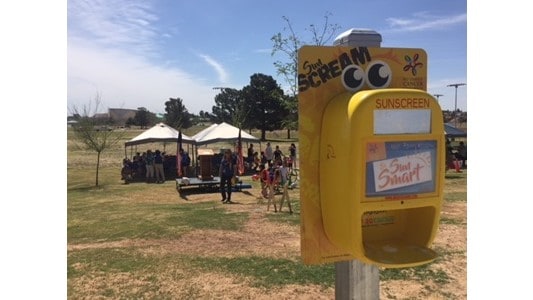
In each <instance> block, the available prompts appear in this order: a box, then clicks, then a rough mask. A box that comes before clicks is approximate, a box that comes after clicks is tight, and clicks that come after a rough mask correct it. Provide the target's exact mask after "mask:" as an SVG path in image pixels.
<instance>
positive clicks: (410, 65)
mask: <svg viewBox="0 0 533 300" xmlns="http://www.w3.org/2000/svg"><path fill="white" fill-rule="evenodd" d="M404 59H405V61H406V62H407V64H406V65H405V66H404V67H403V70H404V71H405V72H407V71H409V70H411V73H412V74H413V76H416V69H417V68H418V67H421V66H423V64H422V63H421V62H418V53H415V55H414V56H413V58H411V56H409V55H406V56H404Z"/></svg>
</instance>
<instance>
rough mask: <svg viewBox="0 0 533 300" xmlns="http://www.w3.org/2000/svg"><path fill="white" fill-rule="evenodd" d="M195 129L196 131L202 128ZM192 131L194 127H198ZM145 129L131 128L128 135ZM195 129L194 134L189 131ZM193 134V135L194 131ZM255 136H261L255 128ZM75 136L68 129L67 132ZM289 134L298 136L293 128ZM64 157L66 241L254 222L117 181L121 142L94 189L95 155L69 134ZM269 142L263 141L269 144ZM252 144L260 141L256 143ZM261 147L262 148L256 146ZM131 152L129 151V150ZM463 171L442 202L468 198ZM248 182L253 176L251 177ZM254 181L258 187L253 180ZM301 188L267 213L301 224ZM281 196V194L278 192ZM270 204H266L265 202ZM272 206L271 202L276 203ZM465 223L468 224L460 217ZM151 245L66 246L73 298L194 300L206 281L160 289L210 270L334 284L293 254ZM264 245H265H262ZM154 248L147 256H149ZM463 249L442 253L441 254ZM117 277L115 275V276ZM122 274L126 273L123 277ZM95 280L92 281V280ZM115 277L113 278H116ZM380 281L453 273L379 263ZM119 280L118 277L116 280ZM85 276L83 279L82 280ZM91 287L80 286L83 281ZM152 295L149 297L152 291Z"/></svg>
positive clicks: (169, 186)
mask: <svg viewBox="0 0 533 300" xmlns="http://www.w3.org/2000/svg"><path fill="white" fill-rule="evenodd" d="M199 130H200V128H197V129H196V131H199ZM193 131H194V130H193ZM141 132H143V130H131V131H128V133H127V135H126V136H125V137H124V141H127V140H129V139H131V138H133V137H134V136H136V135H138V134H140V133H141ZM185 133H186V134H188V135H193V134H194V132H185ZM191 133H192V134H191ZM253 134H254V135H255V136H260V134H259V133H257V132H254V133H253ZM69 136H70V135H69ZM285 137H286V132H278V133H276V134H273V133H269V132H267V139H269V140H270V141H271V142H272V143H273V146H275V145H277V144H279V145H280V148H281V149H282V150H284V151H285V149H287V148H288V145H290V143H291V142H293V140H286V139H284V138H285ZM291 137H297V133H296V132H291ZM68 142H69V146H68V147H69V149H68V150H69V151H68V159H67V161H68V163H67V176H68V178H67V197H68V198H67V241H68V244H69V245H82V244H85V243H87V244H98V243H103V242H109V241H121V240H141V239H153V240H163V239H178V238H180V237H181V236H182V235H183V234H186V233H189V232H191V231H192V230H196V229H216V230H226V231H237V232H238V231H241V230H242V229H243V226H244V224H245V223H246V222H247V221H248V220H249V213H248V212H229V211H228V210H227V208H226V207H225V206H224V205H221V204H220V203H219V201H218V195H215V196H214V197H213V201H207V202H198V203H195V202H192V201H184V200H183V199H181V198H180V197H179V195H178V194H177V192H176V190H175V187H174V184H175V183H174V182H173V181H169V182H167V183H164V184H159V185H158V184H145V183H135V184H129V185H125V184H123V182H122V181H121V180H120V167H121V161H122V158H123V157H124V144H123V143H122V144H120V143H119V144H117V145H115V146H113V147H112V148H110V149H108V150H107V151H106V152H104V153H103V154H102V158H101V165H100V167H101V168H100V174H99V186H98V187H95V186H94V184H95V175H96V174H95V165H96V154H95V153H92V152H89V151H85V150H81V149H77V148H75V147H73V144H75V143H74V142H73V141H71V140H68ZM265 144H266V143H262V148H263V149H264V147H265ZM254 146H255V145H254ZM209 147H210V148H212V149H215V150H216V149H218V148H217V147H227V145H226V144H220V145H218V144H216V145H210V146H209ZM155 148H159V149H163V148H166V150H167V151H169V152H173V151H175V144H167V145H163V144H157V145H154V144H148V145H143V147H138V148H135V149H134V150H133V152H137V151H141V152H142V151H144V149H155ZM257 149H259V148H257ZM127 153H128V155H130V153H131V149H129V148H128V149H127ZM466 179H467V175H466V172H463V173H454V172H453V171H448V172H447V173H446V182H445V193H444V200H445V201H446V202H449V203H450V204H453V203H456V202H466ZM245 180H248V179H247V178H246V179H245ZM246 182H247V183H251V184H252V186H253V187H254V189H256V190H257V189H258V183H257V182H255V181H246ZM298 192H299V190H292V191H289V193H290V195H291V204H292V209H293V211H294V213H293V214H289V213H288V206H287V204H286V203H285V204H284V207H283V212H282V213H266V214H265V217H266V218H267V220H268V221H269V222H276V223H283V224H289V225H291V226H300V199H299V193H298ZM278 197H279V195H278ZM265 204H266V202H265ZM271 209H272V207H271ZM463 222H464V223H463ZM440 223H441V224H451V225H458V226H464V225H465V223H466V221H462V220H459V219H453V218H441V222H440ZM147 247H150V246H135V247H117V248H113V247H110V248H90V247H89V248H87V249H78V250H69V251H68V253H67V256H68V261H67V276H68V283H67V285H68V297H69V298H115V299H146V298H150V297H154V295H157V296H155V298H157V299H175V298H181V299H196V298H199V297H201V295H203V294H202V287H199V286H197V285H195V284H191V285H190V286H188V287H187V289H186V290H182V291H180V292H179V293H180V294H179V295H178V296H177V295H176V294H173V293H172V291H168V290H167V291H163V290H162V289H161V287H162V286H163V285H164V284H165V283H164V282H167V281H169V280H170V281H176V282H179V281H181V280H184V279H185V278H187V277H191V276H201V274H203V273H206V272H220V273H224V274H231V275H233V276H236V277H242V278H243V279H245V280H247V281H249V282H251V284H252V285H253V286H256V287H259V288H273V287H277V286H286V285H291V284H294V285H309V284H316V285H320V286H323V287H334V284H335V278H334V277H335V270H334V264H333V263H331V264H324V265H311V266H307V265H304V264H302V263H301V262H300V260H299V257H297V256H296V257H291V258H290V259H281V258H272V257H262V256H257V255H253V256H252V255H247V256H238V257H220V256H216V257H214V256H210V257H205V256H201V255H196V254H195V253H190V254H187V255H185V254H181V253H170V254H169V253H166V252H165V253H163V252H161V253H160V252H158V251H157V248H156V249H155V250H154V249H150V251H148V248H147ZM265 251H266V249H265ZM147 253H150V254H147ZM453 255H466V254H465V253H451V252H442V253H441V252H439V258H438V259H437V261H439V260H444V259H446V258H447V257H450V256H453ZM117 277H118V278H119V279H120V280H119V279H116V278H117ZM122 278H123V279H122ZM93 279H94V280H96V283H95V285H94V286H93V285H91V284H92V283H91V284H89V283H87V281H90V280H93ZM112 279H113V280H115V281H113V280H112ZM380 279H381V280H382V281H388V280H398V279H401V280H410V281H413V280H416V281H420V282H427V281H433V282H435V283H439V284H445V283H448V282H450V280H451V279H450V278H449V277H448V275H447V274H446V273H445V272H444V271H443V270H440V269H439V268H438V267H436V265H435V264H427V265H423V266H420V267H415V268H405V269H382V270H381V271H380ZM116 280H119V281H118V282H117V281H116ZM80 282H82V283H80ZM77 284H79V286H82V287H87V286H91V288H90V289H89V290H83V289H81V288H80V287H79V286H77ZM80 289H81V290H80ZM147 295H148V296H147Z"/></svg>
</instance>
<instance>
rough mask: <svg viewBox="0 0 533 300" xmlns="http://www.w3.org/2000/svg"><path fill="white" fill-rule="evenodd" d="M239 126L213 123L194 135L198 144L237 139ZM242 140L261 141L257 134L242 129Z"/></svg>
mask: <svg viewBox="0 0 533 300" xmlns="http://www.w3.org/2000/svg"><path fill="white" fill-rule="evenodd" d="M238 138H239V128H237V127H235V126H232V125H230V124H228V123H225V122H222V123H220V124H218V125H217V124H213V125H211V126H209V127H207V128H206V129H204V130H202V131H200V132H198V133H197V134H195V135H194V136H193V139H194V140H195V141H196V145H206V144H212V143H218V142H225V141H237V139H238ZM241 141H242V142H260V140H259V139H258V138H256V137H255V136H253V135H251V134H249V133H246V132H245V131H244V130H241Z"/></svg>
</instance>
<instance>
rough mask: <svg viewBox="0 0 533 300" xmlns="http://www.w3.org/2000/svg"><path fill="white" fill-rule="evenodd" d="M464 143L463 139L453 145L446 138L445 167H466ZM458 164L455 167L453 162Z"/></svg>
mask: <svg viewBox="0 0 533 300" xmlns="http://www.w3.org/2000/svg"><path fill="white" fill-rule="evenodd" d="M466 158H467V156H466V145H465V143H464V142H463V141H460V142H459V145H458V146H457V147H453V146H452V143H451V141H450V140H446V169H466ZM457 163H458V164H459V165H458V166H457V167H456V165H455V164H457Z"/></svg>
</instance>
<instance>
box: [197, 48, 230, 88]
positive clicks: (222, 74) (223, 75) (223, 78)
mask: <svg viewBox="0 0 533 300" xmlns="http://www.w3.org/2000/svg"><path fill="white" fill-rule="evenodd" d="M198 56H200V57H201V58H202V59H203V60H204V61H205V62H206V63H207V64H208V65H210V66H211V67H213V69H215V72H217V74H218V80H220V83H227V81H228V77H229V76H228V72H226V70H224V67H223V66H222V64H220V63H219V62H217V61H216V60H214V59H213V58H212V57H210V56H209V55H205V54H198Z"/></svg>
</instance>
